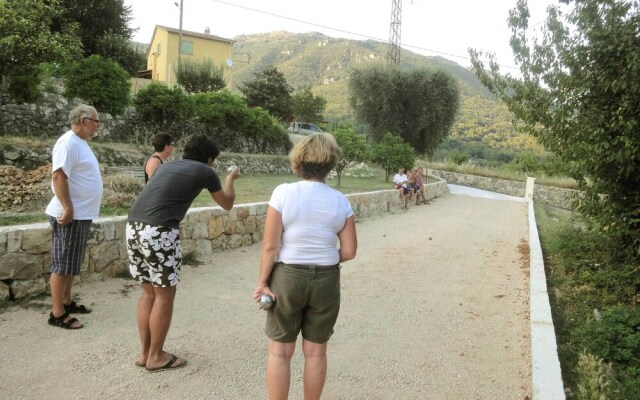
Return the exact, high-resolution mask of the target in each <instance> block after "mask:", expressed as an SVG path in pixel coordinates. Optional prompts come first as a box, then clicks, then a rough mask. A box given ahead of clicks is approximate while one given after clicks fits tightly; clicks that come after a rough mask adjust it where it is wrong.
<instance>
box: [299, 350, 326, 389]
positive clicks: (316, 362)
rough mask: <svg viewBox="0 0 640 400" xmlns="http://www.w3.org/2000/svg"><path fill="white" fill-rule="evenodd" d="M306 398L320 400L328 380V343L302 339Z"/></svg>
mask: <svg viewBox="0 0 640 400" xmlns="http://www.w3.org/2000/svg"><path fill="white" fill-rule="evenodd" d="M302 352H303V353H304V378H303V379H304V400H319V399H320V396H321V395H322V389H324V383H325V381H326V380H327V343H313V342H310V341H308V340H306V339H303V340H302Z"/></svg>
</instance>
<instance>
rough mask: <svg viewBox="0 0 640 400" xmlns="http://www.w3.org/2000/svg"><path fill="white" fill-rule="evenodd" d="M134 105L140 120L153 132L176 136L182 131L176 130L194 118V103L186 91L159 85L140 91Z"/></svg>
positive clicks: (154, 84)
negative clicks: (163, 132) (165, 132)
mask: <svg viewBox="0 0 640 400" xmlns="http://www.w3.org/2000/svg"><path fill="white" fill-rule="evenodd" d="M133 104H134V105H135V108H136V116H137V118H138V120H139V121H140V122H141V123H142V124H143V125H145V126H146V127H148V128H150V130H151V131H170V132H171V134H172V135H175V134H176V133H177V132H179V131H180V129H174V128H175V127H180V126H181V125H182V124H183V123H185V122H186V121H188V120H189V119H190V118H192V117H193V116H194V106H193V102H192V101H191V98H190V97H189V96H188V95H187V94H186V93H185V92H184V91H182V90H181V89H179V88H175V89H169V88H168V87H166V86H165V85H162V84H159V83H152V84H150V85H148V86H146V87H144V88H142V89H140V91H138V94H136V96H135V98H134V99H133ZM176 139H178V138H177V137H176Z"/></svg>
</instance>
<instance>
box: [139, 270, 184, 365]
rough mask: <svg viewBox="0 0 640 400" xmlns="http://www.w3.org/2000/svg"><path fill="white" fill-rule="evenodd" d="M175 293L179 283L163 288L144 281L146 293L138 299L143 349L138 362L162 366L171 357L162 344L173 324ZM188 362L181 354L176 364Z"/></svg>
mask: <svg viewBox="0 0 640 400" xmlns="http://www.w3.org/2000/svg"><path fill="white" fill-rule="evenodd" d="M175 296H176V286H172V287H169V288H161V287H154V286H152V285H151V284H148V283H143V284H142V296H141V297H140V301H139V303H138V330H139V332H140V344H141V346H142V350H141V353H140V358H139V359H138V362H139V363H140V364H142V365H146V366H147V368H149V369H154V368H159V367H162V366H164V365H165V364H167V363H168V362H169V360H170V359H171V355H169V354H168V353H165V352H164V350H163V349H162V348H163V346H164V341H165V339H166V338H167V333H168V332H169V327H170V326H171V318H172V317H173V301H174V299H175ZM185 362H186V360H185V359H183V358H178V360H177V361H176V362H175V363H174V365H175V366H179V365H182V364H184V363H185Z"/></svg>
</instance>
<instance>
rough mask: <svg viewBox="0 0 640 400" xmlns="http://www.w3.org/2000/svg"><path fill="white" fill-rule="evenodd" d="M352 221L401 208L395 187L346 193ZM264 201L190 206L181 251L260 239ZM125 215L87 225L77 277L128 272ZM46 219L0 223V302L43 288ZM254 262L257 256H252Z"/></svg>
mask: <svg viewBox="0 0 640 400" xmlns="http://www.w3.org/2000/svg"><path fill="white" fill-rule="evenodd" d="M426 186H427V193H428V196H429V198H434V197H439V196H440V195H442V194H443V193H445V192H447V183H446V182H445V181H442V180H439V181H436V182H433V183H430V184H428V185H426ZM347 197H348V198H349V201H350V202H351V206H352V207H353V210H354V212H355V217H356V221H362V220H364V219H366V218H372V217H376V216H381V215H385V214H388V213H389V212H396V211H398V210H400V205H401V203H400V199H399V197H398V192H397V191H396V190H393V189H392V190H382V191H377V192H367V193H356V194H350V195H347ZM266 212H267V203H264V202H263V203H251V204H240V205H237V206H235V207H234V208H233V209H232V210H230V211H225V210H223V209H222V208H221V207H203V208H192V209H190V210H189V212H188V213H187V215H186V217H185V219H184V221H183V222H182V224H181V225H180V230H181V239H182V246H183V255H188V254H189V253H192V254H195V255H196V256H207V255H210V254H212V253H215V252H219V251H224V250H229V249H235V248H238V247H241V246H250V245H252V244H254V243H256V242H258V241H259V240H261V239H262V236H263V232H264V221H265V218H266ZM125 225H126V217H112V218H99V219H97V220H95V221H94V222H93V224H92V226H91V233H90V238H89V242H88V244H87V253H86V255H85V261H84V263H83V266H82V270H81V275H80V278H79V279H80V281H91V280H102V279H106V278H111V277H116V276H127V275H128V271H127V250H126V245H125ZM50 252H51V229H50V227H49V224H48V223H39V224H29V225H19V226H10V227H0V304H1V303H5V302H7V301H9V300H19V299H24V298H28V297H32V296H39V295H43V294H46V293H47V292H48V281H49V275H50V273H49V266H50V265H51V255H50ZM256 262H257V260H256Z"/></svg>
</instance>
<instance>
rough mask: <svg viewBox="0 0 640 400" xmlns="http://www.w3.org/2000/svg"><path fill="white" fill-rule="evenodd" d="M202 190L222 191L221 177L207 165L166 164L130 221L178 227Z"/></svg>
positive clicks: (131, 213)
mask: <svg viewBox="0 0 640 400" xmlns="http://www.w3.org/2000/svg"><path fill="white" fill-rule="evenodd" d="M202 189H208V190H209V192H211V193H214V192H217V191H219V190H221V189H222V185H221V184H220V178H218V175H216V173H215V172H214V170H213V169H211V167H209V166H208V165H207V164H205V163H202V162H200V161H194V160H177V161H171V162H169V163H164V164H162V165H161V166H160V167H158V169H156V171H155V172H154V174H153V176H152V177H151V179H150V180H149V183H147V185H146V186H145V187H144V189H143V190H142V193H140V196H139V197H138V199H137V200H136V202H135V203H134V204H133V207H132V208H131V211H129V218H128V221H129V222H142V223H145V224H149V225H154V226H166V227H169V228H178V227H180V221H182V219H183V218H184V216H185V214H186V213H187V210H188V209H189V207H190V206H191V203H192V202H193V200H194V199H195V198H196V197H197V196H198V194H200V192H201V191H202Z"/></svg>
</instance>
